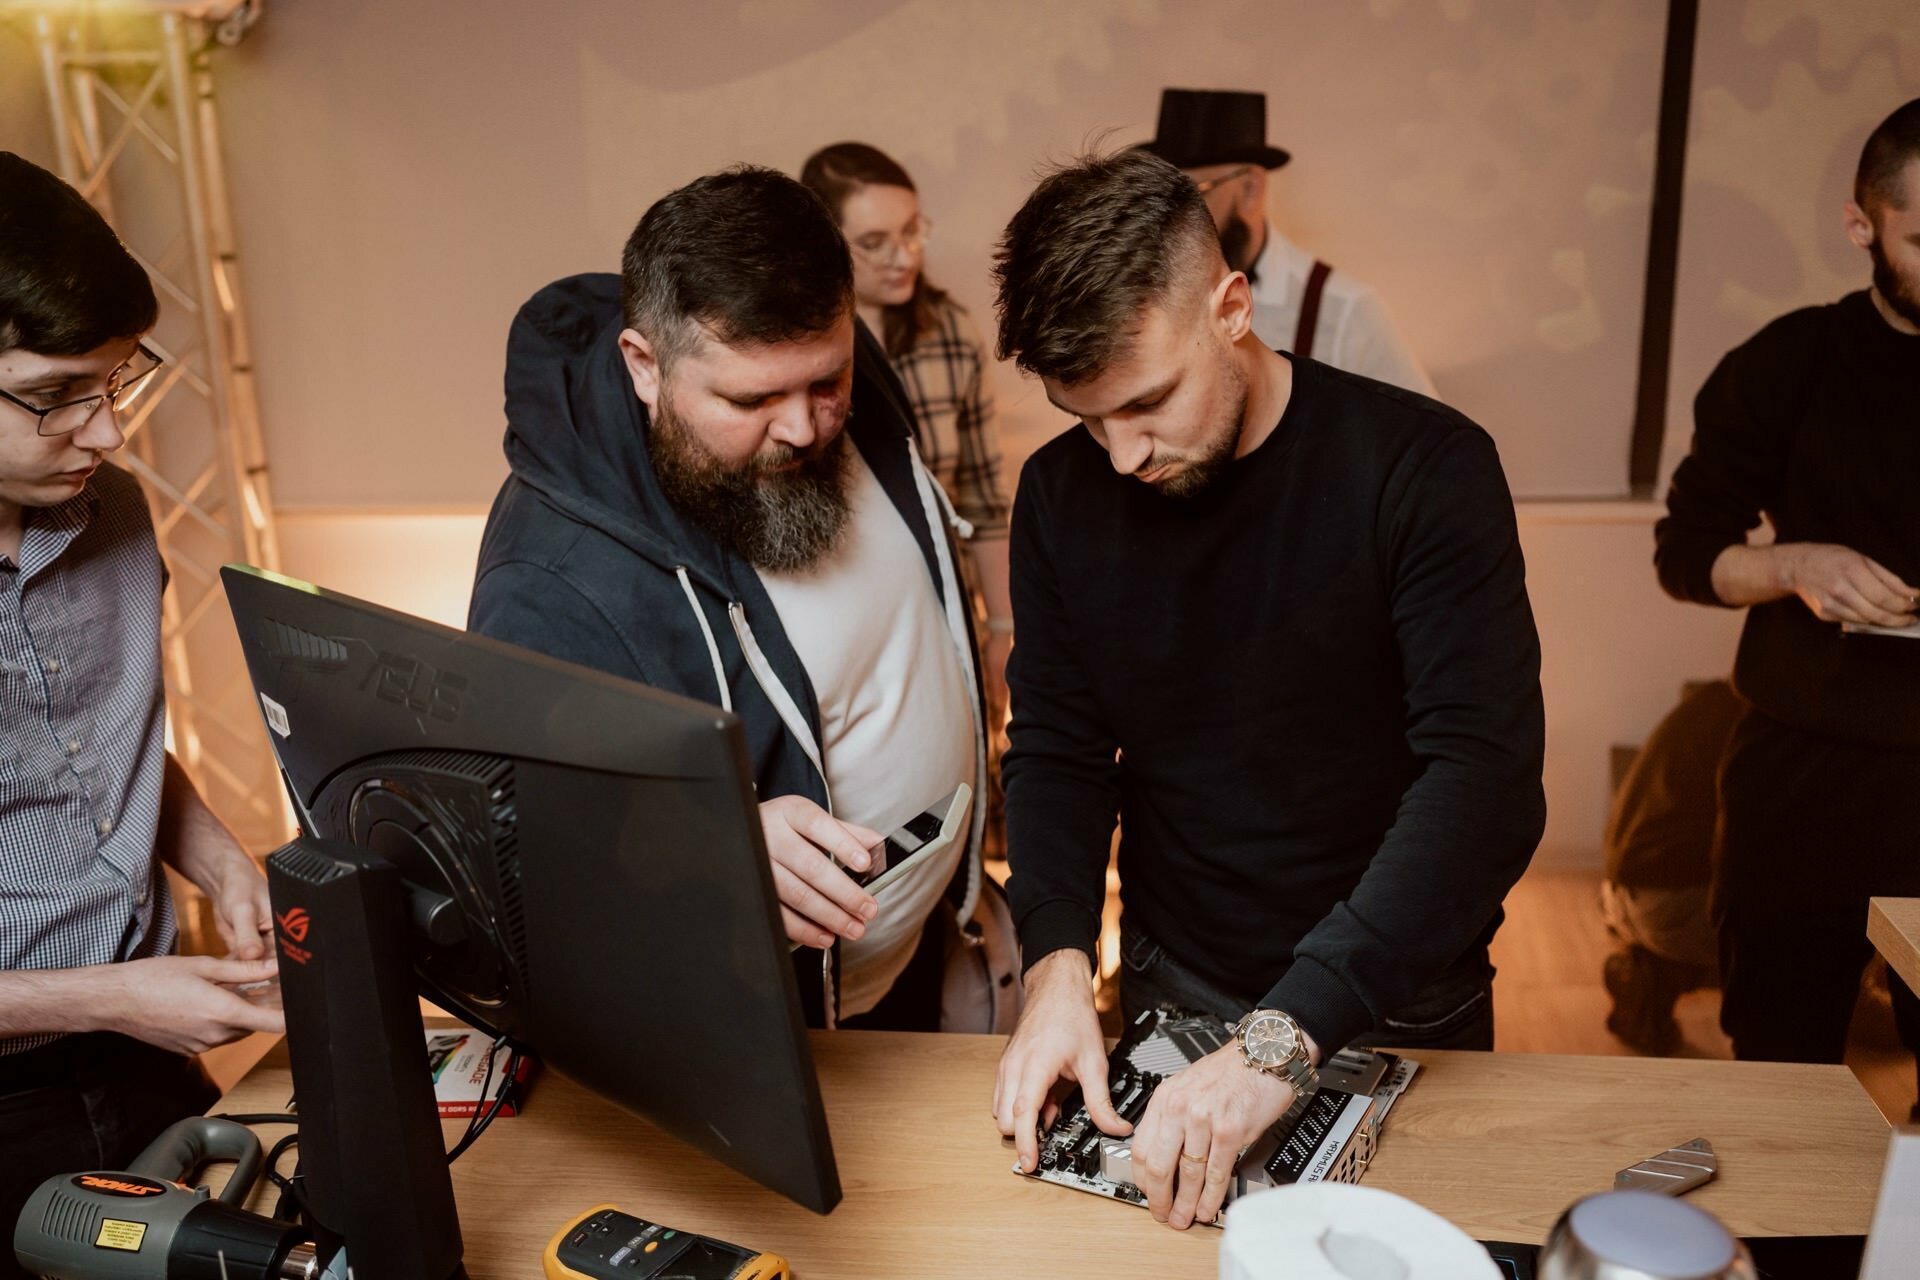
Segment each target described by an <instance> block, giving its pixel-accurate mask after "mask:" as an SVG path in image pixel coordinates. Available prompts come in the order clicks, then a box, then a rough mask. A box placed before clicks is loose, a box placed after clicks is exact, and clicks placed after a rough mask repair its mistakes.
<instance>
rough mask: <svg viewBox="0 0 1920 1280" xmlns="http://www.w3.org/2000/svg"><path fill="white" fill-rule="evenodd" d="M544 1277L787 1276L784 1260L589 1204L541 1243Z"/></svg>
mask: <svg viewBox="0 0 1920 1280" xmlns="http://www.w3.org/2000/svg"><path fill="white" fill-rule="evenodd" d="M546 1268H547V1280H793V1272H792V1270H791V1269H790V1268H789V1267H788V1266H787V1260H786V1259H785V1258H783V1257H781V1256H780V1255H779V1254H775V1253H756V1252H754V1251H753V1250H752V1249H742V1248H741V1247H740V1246H739V1245H737V1244H728V1243H727V1242H726V1241H724V1240H715V1239H713V1238H712V1237H710V1236H701V1235H694V1234H693V1233H692V1232H688V1231H675V1230H673V1229H672V1228H670V1227H663V1226H661V1225H660V1224H659V1223H657V1222H648V1221H647V1220H646V1219H644V1218H636V1217H634V1216H633V1215H632V1214H630V1213H622V1212H620V1210H618V1209H616V1208H614V1207H613V1206H612V1205H610V1204H602V1205H595V1206H594V1207H593V1208H591V1209H589V1210H587V1211H586V1212H585V1213H583V1214H581V1215H580V1216H579V1217H577V1218H575V1219H574V1220H573V1221H572V1222H569V1223H568V1224H567V1225H566V1226H564V1227H562V1228H560V1230H559V1231H558V1232H556V1233H555V1234H554V1237H553V1239H551V1240H549V1241H548V1242H547V1254H546Z"/></svg>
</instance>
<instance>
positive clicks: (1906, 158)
mask: <svg viewBox="0 0 1920 1280" xmlns="http://www.w3.org/2000/svg"><path fill="white" fill-rule="evenodd" d="M1915 160H1920V98H1915V99H1914V100H1913V101H1912V102H1909V103H1907V104H1906V105H1905V106H1903V107H1900V108H1898V109H1896V110H1895V111H1894V113H1893V114H1892V115H1890V116H1888V117H1887V118H1886V119H1885V120H1882V121H1881V122H1880V126H1879V128H1877V129H1875V130H1874V131H1873V132H1872V134H1870V135H1869V136H1868V137H1867V145H1866V146H1864V147H1862V148H1861V149H1860V167H1859V168H1858V169H1856V170H1854V174H1853V202H1854V203H1855V204H1857V205H1859V206H1860V207H1861V208H1862V209H1865V210H1867V211H1868V212H1869V213H1872V212H1874V211H1875V210H1876V209H1878V208H1879V207H1880V206H1882V205H1888V206H1891V207H1893V208H1895V209H1904V208H1906V207H1907V206H1906V193H1905V192H1904V191H1902V190H1901V188H1900V175H1901V174H1902V173H1904V172H1906V168H1907V166H1908V165H1909V164H1911V163H1913V162H1914V161H1915Z"/></svg>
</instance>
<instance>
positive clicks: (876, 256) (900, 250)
mask: <svg viewBox="0 0 1920 1280" xmlns="http://www.w3.org/2000/svg"><path fill="white" fill-rule="evenodd" d="M932 235H933V219H932V218H929V217H928V216H927V215H926V214H924V213H923V214H920V215H919V216H917V217H915V218H914V220H913V221H912V222H909V223H908V224H907V225H906V226H905V227H903V228H901V231H900V234H899V235H897V236H896V235H894V234H892V233H891V232H887V231H869V232H868V233H867V234H866V235H864V236H861V237H860V238H859V239H858V240H849V241H848V242H847V244H848V247H850V248H851V249H852V250H853V251H854V252H855V253H856V254H858V255H859V256H860V257H861V258H863V259H864V260H866V261H867V262H871V263H873V264H874V265H875V266H885V265H886V264H887V263H889V262H892V261H893V260H894V259H895V258H896V257H900V256H902V255H904V256H906V257H908V258H911V257H913V255H914V254H916V253H919V252H920V251H921V250H922V249H924V248H926V247H927V240H928V239H929V238H930V237H931V236H932Z"/></svg>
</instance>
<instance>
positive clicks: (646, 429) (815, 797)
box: [468, 166, 985, 1030]
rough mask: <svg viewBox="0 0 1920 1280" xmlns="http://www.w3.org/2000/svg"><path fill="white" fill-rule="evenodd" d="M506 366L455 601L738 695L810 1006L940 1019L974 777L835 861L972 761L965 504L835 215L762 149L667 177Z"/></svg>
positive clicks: (475, 616) (673, 682)
mask: <svg viewBox="0 0 1920 1280" xmlns="http://www.w3.org/2000/svg"><path fill="white" fill-rule="evenodd" d="M506 391H507V406H506V407H507V422H508V427H507V438H506V452H507V460H508V462H509V463H510V464H511V466H512V469H513V474H512V476H511V477H510V478H509V479H508V480H507V482H506V484H505V486H504V487H503V488H502V489H501V491H500V495H499V497H498V498H497V499H496V500H495V502H494V506H493V512H492V515H491V516H490V517H489V519H488V522H487V532H486V537H485V540H484V542H483V544H482V546H481V551H480V564H479V570H478V575H477V579H476V581H475V583H474V592H473V603H472V608H471V614H470V617H469V622H468V625H469V626H470V627H471V628H472V629H473V630H474V631H477V632H480V633H483V634H485V635H490V636H493V637H495V638H497V639H501V640H506V641H509V642H511V643H514V644H518V645H522V646H524V647H526V648H530V649H535V650H538V651H540V652H542V653H546V654H550V655H552V656H554V657H557V658H563V659H566V660H568V661H572V662H578V663H581V664H583V665H586V666H590V667H594V668H597V669H599V670H602V671H606V672H609V673H611V674H614V675H618V676H624V677H626V678H628V679H632V680H638V681H641V682H643V683H645V684H648V685H651V686H653V687H654V688H657V689H665V690H669V691H671V692H674V693H679V694H684V695H686V696H688V697H692V698H698V699H700V700H702V701H705V702H711V703H716V704H718V705H720V706H722V707H725V708H727V709H728V710H731V711H732V712H734V713H735V714H736V715H738V716H739V717H740V719H741V721H742V724H743V727H744V729H745V734H746V740H747V750H748V753H749V756H750V758H751V761H752V765H753V772H754V783H755V787H756V789H757V791H758V794H759V795H760V797H761V804H760V815H761V825H762V828H763V831H764V833H765V837H766V844H767V852H768V854H769V856H770V858H771V860H772V863H773V878H774V884H775V887H776V889H777V891H778V893H779V897H780V904H781V917H782V920H783V921H784V923H785V925H786V930H787V936H788V938H789V939H791V940H792V941H793V942H795V943H797V944H800V949H799V950H798V951H796V952H795V956H796V964H797V965H799V966H800V976H801V982H800V992H801V997H802V1002H803V1005H804V1006H805V1008H806V1012H807V1017H808V1021H809V1022H810V1023H812V1024H814V1025H829V1026H831V1025H844V1026H867V1027H881V1028H888V1029H903V1030H935V1029H938V1027H939V1017H940V989H941V978H942V973H943V967H944V964H943V961H944V944H945V939H946V936H947V932H948V930H947V929H946V927H945V926H944V923H943V921H942V920H941V919H940V918H939V916H940V913H941V912H942V911H943V910H945V909H947V908H951V909H952V910H953V911H955V912H956V913H957V914H958V915H959V918H961V919H966V918H968V916H969V915H970V914H971V913H972V911H973V907H974V903H975V900H976V898H977V896H978V894H979V892H980V881H981V876H980V862H979V844H980V830H981V814H980V806H979V805H978V804H977V803H976V806H975V814H974V821H973V824H972V829H971V831H970V833H969V837H968V839H967V840H966V842H965V843H964V845H963V846H962V847H959V848H956V849H953V850H950V851H949V852H948V854H947V855H946V857H945V858H944V860H942V859H939V858H936V859H934V860H933V864H932V865H929V866H925V867H923V868H921V870H920V872H919V874H918V875H910V876H908V877H906V878H904V879H903V880H901V881H897V882H895V883H893V884H890V885H889V886H888V887H887V888H886V889H885V890H883V891H882V893H881V894H880V896H879V897H878V899H877V900H876V898H875V897H874V896H872V895H870V894H868V893H867V892H866V891H865V890H863V889H862V888H860V887H859V885H858V884H856V883H855V881H854V880H853V879H852V878H851V877H850V876H849V875H848V874H847V873H846V871H845V870H843V869H842V865H841V864H844V865H845V866H847V867H852V868H853V869H855V870H856V871H857V870H864V869H865V868H866V867H867V865H868V857H869V855H868V850H869V849H870V848H871V847H872V846H874V845H876V844H878V843H879V841H880V833H882V832H885V831H889V830H891V829H893V828H894V827H895V826H897V825H899V824H900V823H901V822H904V821H905V820H906V819H908V818H910V817H912V816H913V815H914V814H916V813H918V812H920V811H921V810H922V809H923V808H925V807H926V806H927V805H928V804H929V803H932V802H934V801H935V800H937V799H938V798H939V797H941V796H943V795H945V794H946V793H948V792H950V791H952V790H953V789H954V788H955V786H956V785H958V784H960V783H968V784H973V783H975V782H976V781H977V779H978V778H979V777H980V776H981V772H982V768H983V764H984V745H985V737H984V734H983V733H982V729H981V726H982V724H983V723H984V711H983V709H982V704H981V698H980V685H979V680H978V676H977V663H976V661H975V656H976V650H975V645H974V640H973V637H972V634H971V630H970V627H971V623H970V622H969V614H968V611H967V609H966V608H965V607H964V604H963V601H962V597H961V595H960V591H961V587H960V585H959V579H958V577H957V576H956V574H955V571H954V561H955V557H954V552H953V546H952V543H951V541H950V530H958V531H960V532H964V526H963V525H962V523H961V522H960V521H958V519H957V518H956V517H954V516H953V515H952V513H951V511H950V509H948V508H947V507H946V506H945V505H944V499H943V498H942V497H941V496H940V490H939V486H938V485H936V484H935V483H934V482H933V480H932V478H931V476H930V475H929V474H928V472H927V470H926V468H925V467H924V466H923V465H921V463H920V460H919V458H918V457H917V455H916V454H915V452H914V448H913V443H912V440H913V434H912V426H911V424H912V415H911V412H910V410H909V409H908V408H907V407H906V402H905V398H904V396H903V395H902V394H901V392H900V390H899V388H898V385H897V384H896V383H895V382H894V381H893V377H892V374H891V373H890V372H889V371H888V367H887V361H886V356H885V354H884V353H883V352H882V351H881V349H880V347H879V345H878V344H877V343H876V342H875V341H874V340H873V337H872V335H871V334H869V333H868V332H867V331H866V330H865V329H864V328H863V327H862V326H861V325H860V323H859V321H858V319H857V318H856V317H855V315H854V310H853V269H852V264H851V262H850V260H849V258H848V256H847V248H846V242H845V240H844V239H843V238H842V236H841V234H840V229H839V227H838V225H837V224H836V223H835V221H834V218H833V215H832V214H831V213H830V212H829V211H828V210H827V208H826V207H825V206H824V205H823V204H821V203H820V201H819V199H818V198H817V197H815V196H814V194H813V193H812V192H810V191H808V190H807V189H806V188H805V187H803V186H801V185H800V184H799V183H797V182H795V181H793V180H792V179H790V178H787V177H786V176H784V175H782V174H780V173H777V172H775V171H773V170H770V169H759V168H749V167H744V166H742V167H738V168H733V169H728V170H725V171H723V172H720V173H716V174H710V175H708V176H706V177H704V178H700V179H698V180H696V181H694V182H692V183H689V184H688V185H687V186H685V187H682V188H680V189H679V190H677V191H674V192H672V193H670V194H669V195H667V196H665V197H663V198H662V199H661V200H660V201H659V202H657V203H656V204H654V205H653V206H652V207H651V208H650V209H648V210H647V212H646V214H645V215H644V216H643V217H642V218H641V219H640V223H639V225H638V226H637V227H636V228H635V229H634V232H633V235H632V236H631V237H630V238H629V239H628V241H627V245H626V251H625V254H624V255H623V258H622V270H621V274H620V275H619V276H613V275H581V276H573V277H570V278H568V279H565V280H560V281H557V282H555V283H554V284H551V285H549V286H547V287H546V288H544V289H542V290H541V291H540V292H539V293H537V294H535V295H534V296H533V298H532V299H531V300H529V301H528V302H527V304H526V305H525V306H523V307H522V308H521V309H520V313H519V315H518V316H516V317H515V319H514V323H513V328H512V331H511V333H510V334H509V336H508V340H507V377H506ZM977 791H978V788H977V787H976V792H977ZM943 904H944V905H943ZM814 949H818V950H814Z"/></svg>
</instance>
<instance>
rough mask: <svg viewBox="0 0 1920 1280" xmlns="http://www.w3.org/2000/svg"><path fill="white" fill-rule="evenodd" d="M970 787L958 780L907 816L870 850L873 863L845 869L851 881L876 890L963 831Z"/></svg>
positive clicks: (970, 799) (970, 801) (970, 800)
mask: <svg viewBox="0 0 1920 1280" xmlns="http://www.w3.org/2000/svg"><path fill="white" fill-rule="evenodd" d="M972 805H973V788H972V787H970V786H968V785H967V784H966V783H964V782H963V783H961V784H960V785H959V786H958V787H957V788H955V789H954V791H953V794H951V795H949V796H948V797H947V798H946V799H944V800H941V801H940V802H939V803H937V804H934V805H933V806H931V807H929V808H927V809H925V810H923V811H922V812H921V813H920V814H919V815H918V816H916V817H912V818H909V819H907V820H906V821H905V822H903V823H901V824H900V827H899V829H898V830H896V831H895V832H893V834H891V835H889V836H888V837H887V838H886V839H885V840H882V841H881V842H880V845H879V847H878V848H876V849H873V850H871V851H870V852H871V853H872V855H873V862H872V864H871V865H870V866H868V868H867V869H866V870H865V871H854V870H853V869H852V868H848V869H847V874H848V875H850V876H852V877H853V880H854V883H855V884H857V885H859V886H860V887H861V888H862V889H865V890H866V891H867V892H868V893H878V892H880V891H881V890H882V889H884V888H886V887H887V886H888V885H889V884H891V883H892V882H893V881H894V880H896V879H898V878H899V876H900V875H901V873H903V872H904V871H906V869H907V868H908V867H910V866H912V865H913V864H914V863H916V862H918V861H920V860H921V859H923V858H930V857H932V856H933V855H934V854H936V853H939V852H940V851H941V850H942V849H945V848H946V847H947V846H948V845H950V844H952V843H953V842H954V841H955V840H958V839H960V838H961V836H963V835H964V834H965V833H966V830H967V820H968V819H969V818H971V817H972V816H973V812H972Z"/></svg>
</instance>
